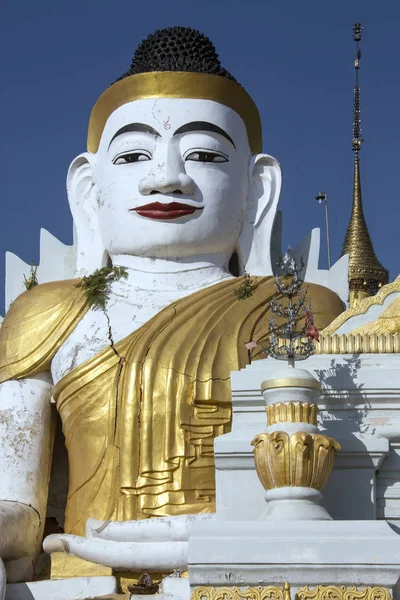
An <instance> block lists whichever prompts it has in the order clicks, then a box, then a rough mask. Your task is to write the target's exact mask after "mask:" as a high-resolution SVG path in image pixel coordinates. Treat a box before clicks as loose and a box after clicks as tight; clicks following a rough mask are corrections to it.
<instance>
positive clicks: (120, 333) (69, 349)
mask: <svg viewBox="0 0 400 600" xmlns="http://www.w3.org/2000/svg"><path fill="white" fill-rule="evenodd" d="M188 293H190V292H187V293H186V294H185V293H183V292H182V291H174V292H156V293H152V292H148V291H144V290H139V291H136V292H135V296H134V297H135V299H134V301H131V300H128V299H127V298H124V297H122V296H117V295H112V296H111V298H110V301H109V303H108V305H107V313H106V314H105V313H104V312H103V311H101V310H89V311H88V312H87V313H86V315H85V316H84V317H83V319H82V320H81V321H80V322H79V323H78V325H77V327H76V328H75V329H74V331H73V332H72V333H71V335H70V336H69V338H68V339H67V340H66V341H65V342H64V343H63V345H62V346H61V347H60V349H59V350H58V352H57V353H56V355H55V357H54V359H53V361H52V364H51V373H52V377H53V381H54V384H56V383H57V382H58V381H59V380H60V379H61V378H62V377H64V376H65V375H67V373H69V372H70V371H72V370H73V369H75V368H76V367H78V366H79V365H81V364H83V363H84V362H86V361H87V360H89V359H91V358H93V357H94V356H96V354H98V353H99V352H101V351H102V350H104V349H105V348H107V346H110V345H111V340H112V343H117V342H118V341H120V340H122V339H123V338H125V337H126V336H128V335H129V334H130V333H132V332H134V331H136V330H137V329H139V328H140V327H141V326H142V325H144V324H145V323H147V321H149V320H150V319H151V318H152V317H154V316H155V315H156V314H157V313H159V312H160V311H161V310H162V309H163V308H165V307H166V306H169V305H170V304H171V303H173V302H174V301H176V300H178V299H179V298H181V297H182V296H183V295H187V294H188Z"/></svg>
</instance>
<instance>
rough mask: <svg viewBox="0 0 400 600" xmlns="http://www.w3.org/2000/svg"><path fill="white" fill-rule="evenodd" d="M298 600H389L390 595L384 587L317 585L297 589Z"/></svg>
mask: <svg viewBox="0 0 400 600" xmlns="http://www.w3.org/2000/svg"><path fill="white" fill-rule="evenodd" d="M296 597H297V599H298V600H391V598H392V596H391V594H390V592H389V590H388V589H386V588H384V587H365V588H361V589H359V588H356V587H355V586H352V587H345V586H344V585H340V586H336V585H318V586H316V587H315V588H313V589H310V588H309V587H303V588H300V589H299V590H298V591H297V594H296Z"/></svg>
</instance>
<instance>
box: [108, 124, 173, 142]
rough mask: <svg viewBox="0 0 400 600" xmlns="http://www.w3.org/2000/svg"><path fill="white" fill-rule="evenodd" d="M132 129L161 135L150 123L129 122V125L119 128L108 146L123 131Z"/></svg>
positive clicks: (126, 131)
mask: <svg viewBox="0 0 400 600" xmlns="http://www.w3.org/2000/svg"><path fill="white" fill-rule="evenodd" d="M131 131H138V132H139V133H149V134H150V135H156V136H157V137H161V136H160V134H159V133H158V131H156V130H155V129H153V127H151V126H150V125H146V124H145V123H129V125H125V126H124V127H121V129H118V131H117V133H116V134H114V135H113V137H112V138H111V142H110V143H109V144H108V147H110V146H111V144H112V142H113V141H114V140H115V138H116V137H118V136H119V135H122V134H123V133H128V132H131Z"/></svg>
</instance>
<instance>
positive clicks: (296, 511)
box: [252, 367, 340, 521]
mask: <svg viewBox="0 0 400 600" xmlns="http://www.w3.org/2000/svg"><path fill="white" fill-rule="evenodd" d="M261 390H262V394H263V397H264V400H265V403H266V412H267V420H268V426H267V429H266V433H260V434H258V435H257V436H256V437H255V438H254V440H253V442H252V445H253V446H254V459H255V465H256V470H257V474H258V477H259V478H260V480H261V482H262V484H263V486H264V488H265V489H266V494H265V500H266V501H267V508H266V510H265V512H264V514H263V518H264V519H268V520H273V521H276V520H313V519H318V520H330V519H331V516H330V515H329V514H328V512H327V511H326V509H325V508H324V507H323V506H322V494H321V492H320V490H321V489H322V488H323V487H324V485H325V483H326V482H327V479H328V477H329V475H330V472H331V470H332V467H333V462H334V460H335V456H336V452H337V451H338V450H339V449H340V445H339V444H338V442H337V441H336V440H334V439H333V438H330V437H328V436H327V435H324V434H323V433H321V432H320V431H319V429H318V427H317V414H318V400H319V397H320V395H321V385H320V383H319V381H317V380H316V379H315V377H313V376H312V375H311V373H309V372H308V371H306V370H304V369H296V368H289V367H286V368H284V369H280V370H279V371H278V372H277V373H276V375H275V376H274V377H273V378H272V379H267V380H266V381H263V383H262V384H261Z"/></svg>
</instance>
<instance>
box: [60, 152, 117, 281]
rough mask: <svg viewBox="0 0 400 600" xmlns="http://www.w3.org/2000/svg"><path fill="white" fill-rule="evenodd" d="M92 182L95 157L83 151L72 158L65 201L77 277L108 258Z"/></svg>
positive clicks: (99, 265)
mask: <svg viewBox="0 0 400 600" xmlns="http://www.w3.org/2000/svg"><path fill="white" fill-rule="evenodd" d="M95 183H96V173H95V157H94V156H93V155H92V154H89V153H88V152H84V153H83V154H80V155H79V156H77V157H76V158H75V160H73V161H72V163H71V166H70V167H69V169H68V175H67V193H68V201H69V205H70V208H71V213H72V217H73V219H74V225H75V228H74V233H75V240H74V245H75V247H76V275H77V276H78V277H81V276H83V275H87V274H88V273H92V272H93V271H94V270H95V269H99V268H101V267H103V266H105V265H106V264H107V260H108V256H107V253H106V251H105V248H104V245H103V243H102V240H101V235H100V227H99V219H98V200H97V191H96V185H95Z"/></svg>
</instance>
